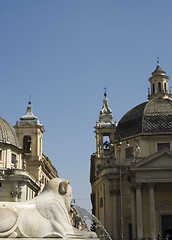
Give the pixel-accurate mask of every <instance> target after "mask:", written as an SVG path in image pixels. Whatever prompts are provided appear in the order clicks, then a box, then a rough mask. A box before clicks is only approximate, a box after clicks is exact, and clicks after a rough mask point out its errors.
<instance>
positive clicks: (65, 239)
mask: <svg viewBox="0 0 172 240" xmlns="http://www.w3.org/2000/svg"><path fill="white" fill-rule="evenodd" d="M5 239H8V240H55V239H59V240H60V239H61V240H99V238H0V240H5Z"/></svg>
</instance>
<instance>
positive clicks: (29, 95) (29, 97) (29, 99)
mask: <svg viewBox="0 0 172 240" xmlns="http://www.w3.org/2000/svg"><path fill="white" fill-rule="evenodd" d="M28 103H29V105H31V95H29V102H28Z"/></svg>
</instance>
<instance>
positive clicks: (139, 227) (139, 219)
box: [136, 184, 143, 240]
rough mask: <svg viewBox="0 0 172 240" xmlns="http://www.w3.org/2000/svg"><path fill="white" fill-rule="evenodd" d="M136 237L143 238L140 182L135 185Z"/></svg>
mask: <svg viewBox="0 0 172 240" xmlns="http://www.w3.org/2000/svg"><path fill="white" fill-rule="evenodd" d="M136 211H137V239H138V240H140V239H142V238H143V213H142V192H141V184H137V185H136Z"/></svg>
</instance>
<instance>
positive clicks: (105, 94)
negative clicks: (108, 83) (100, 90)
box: [104, 87, 107, 97]
mask: <svg viewBox="0 0 172 240" xmlns="http://www.w3.org/2000/svg"><path fill="white" fill-rule="evenodd" d="M104 90H105V92H104V96H105V97H106V96H107V93H106V90H107V88H106V87H105V88H104Z"/></svg>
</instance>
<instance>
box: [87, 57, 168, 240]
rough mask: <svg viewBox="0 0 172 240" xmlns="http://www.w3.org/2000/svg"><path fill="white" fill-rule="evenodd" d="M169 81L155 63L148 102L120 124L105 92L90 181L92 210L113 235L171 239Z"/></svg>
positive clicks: (129, 239)
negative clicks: (113, 117) (114, 119)
mask: <svg viewBox="0 0 172 240" xmlns="http://www.w3.org/2000/svg"><path fill="white" fill-rule="evenodd" d="M168 80H169V77H168V76H166V73H165V72H164V71H163V70H162V69H161V67H160V65H159V62H157V68H156V69H155V71H154V72H153V73H152V77H150V79H149V81H150V84H151V88H150V89H151V90H149V91H148V100H149V101H148V102H145V103H142V104H140V105H138V106H136V107H135V108H133V109H131V110H130V111H129V112H128V113H126V114H125V115H124V116H123V117H122V119H121V120H120V121H119V123H118V124H116V123H114V122H113V120H112V111H111V110H110V108H109V106H108V101H107V96H106V95H107V94H106V93H105V98H104V104H103V108H102V110H101V111H100V117H99V121H98V122H97V123H96V126H95V134H96V152H95V153H94V154H92V156H91V171H90V182H91V185H92V194H91V198H92V205H93V213H94V214H95V215H96V217H97V218H98V219H99V220H100V221H101V222H102V224H103V225H104V227H105V228H106V229H107V231H108V232H109V234H110V236H111V237H112V239H113V240H117V239H128V240H131V239H139V240H140V239H146V238H147V239H148V238H150V239H153V240H155V239H166V237H168V239H172V192H171V189H172V115H171V113H172V100H171V92H170V90H169V87H168ZM105 102H106V103H107V104H106V105H105ZM103 114H104V116H103Z"/></svg>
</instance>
